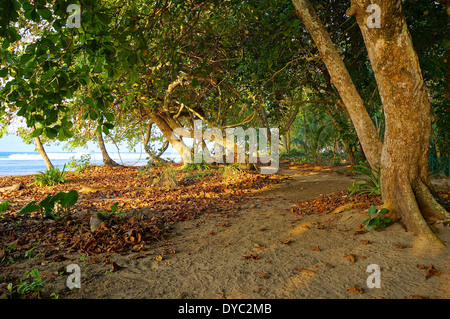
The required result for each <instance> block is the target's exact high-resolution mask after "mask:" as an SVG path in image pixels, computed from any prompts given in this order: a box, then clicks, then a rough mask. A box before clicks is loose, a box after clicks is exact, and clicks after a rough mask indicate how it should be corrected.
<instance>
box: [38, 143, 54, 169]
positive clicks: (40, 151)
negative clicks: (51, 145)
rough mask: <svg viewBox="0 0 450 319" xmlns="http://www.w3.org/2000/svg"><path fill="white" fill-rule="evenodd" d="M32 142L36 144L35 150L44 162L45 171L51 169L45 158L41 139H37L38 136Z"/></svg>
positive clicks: (46, 157) (50, 164)
mask: <svg viewBox="0 0 450 319" xmlns="http://www.w3.org/2000/svg"><path fill="white" fill-rule="evenodd" d="M34 142H35V143H36V148H37V150H38V152H39V154H41V156H42V158H43V159H44V162H45V166H47V169H53V168H54V167H53V164H52V162H51V161H50V159H49V158H48V156H47V153H46V152H45V149H44V146H43V145H42V143H41V139H40V138H39V136H37V137H35V138H34Z"/></svg>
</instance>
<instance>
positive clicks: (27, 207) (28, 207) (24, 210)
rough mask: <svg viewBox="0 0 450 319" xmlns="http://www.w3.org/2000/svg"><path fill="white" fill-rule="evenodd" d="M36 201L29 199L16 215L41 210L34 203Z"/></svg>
mask: <svg viewBox="0 0 450 319" xmlns="http://www.w3.org/2000/svg"><path fill="white" fill-rule="evenodd" d="M36 203H37V201H35V200H34V201H31V202H29V203H28V204H26V205H25V206H24V207H23V208H22V209H21V210H20V211H19V212H18V213H17V215H18V216H19V215H25V214H29V213H34V212H37V211H40V210H41V206H40V205H36Z"/></svg>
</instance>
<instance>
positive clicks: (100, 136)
mask: <svg viewBox="0 0 450 319" xmlns="http://www.w3.org/2000/svg"><path fill="white" fill-rule="evenodd" d="M95 134H96V136H97V142H98V146H99V147H100V151H101V152H102V158H103V164H105V165H107V166H111V167H115V166H120V165H119V164H117V163H116V162H114V161H113V159H112V158H111V157H109V154H108V152H107V151H106V147H105V141H104V140H103V134H102V132H101V131H96V133H95Z"/></svg>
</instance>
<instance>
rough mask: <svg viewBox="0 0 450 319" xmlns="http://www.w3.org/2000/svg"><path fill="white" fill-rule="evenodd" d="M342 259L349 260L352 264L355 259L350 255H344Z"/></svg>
mask: <svg viewBox="0 0 450 319" xmlns="http://www.w3.org/2000/svg"><path fill="white" fill-rule="evenodd" d="M344 257H345V258H347V259H348V260H350V261H351V262H352V263H354V262H355V261H356V257H355V256H353V255H352V254H348V255H345V256H344Z"/></svg>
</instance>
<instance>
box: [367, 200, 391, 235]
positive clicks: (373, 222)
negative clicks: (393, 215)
mask: <svg viewBox="0 0 450 319" xmlns="http://www.w3.org/2000/svg"><path fill="white" fill-rule="evenodd" d="M368 212H369V218H367V219H366V220H365V221H363V223H362V224H363V225H364V226H365V227H366V229H367V230H371V229H374V230H376V231H379V230H381V229H382V228H385V227H386V226H387V224H388V223H390V222H391V220H390V219H389V218H387V213H388V212H389V210H388V209H387V208H382V209H381V210H378V209H377V208H376V207H375V206H374V205H372V206H370V207H369V211H368Z"/></svg>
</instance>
